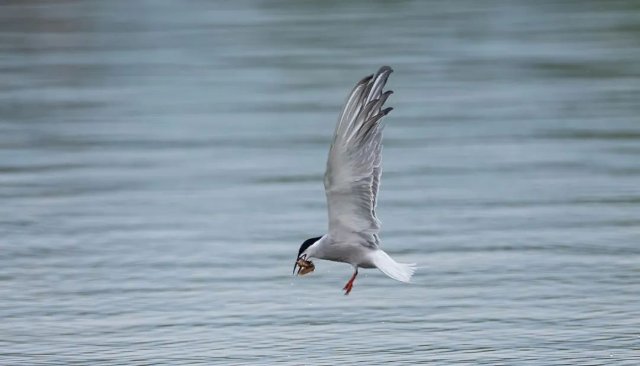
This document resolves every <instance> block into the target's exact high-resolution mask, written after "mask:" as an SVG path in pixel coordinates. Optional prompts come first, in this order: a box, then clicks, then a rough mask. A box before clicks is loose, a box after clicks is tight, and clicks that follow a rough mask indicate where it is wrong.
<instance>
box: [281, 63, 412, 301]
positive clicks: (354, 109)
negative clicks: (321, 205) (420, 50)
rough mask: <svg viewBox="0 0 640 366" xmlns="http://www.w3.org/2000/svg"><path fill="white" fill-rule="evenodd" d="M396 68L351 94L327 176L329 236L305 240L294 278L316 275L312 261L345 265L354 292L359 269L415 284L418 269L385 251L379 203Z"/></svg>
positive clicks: (364, 81) (363, 83)
mask: <svg viewBox="0 0 640 366" xmlns="http://www.w3.org/2000/svg"><path fill="white" fill-rule="evenodd" d="M392 72H393V70H392V69H391V67H389V66H382V67H381V68H380V69H379V70H378V72H376V73H375V74H373V75H369V76H367V77H365V78H364V79H362V80H360V81H359V82H358V83H357V84H356V86H355V88H353V90H352V91H351V94H349V97H348V98H347V101H346V103H345V105H344V108H343V109H342V113H341V114H340V118H339V119H338V123H337V124H336V129H335V133H334V135H333V142H332V143H331V148H330V149H329V157H328V159H327V168H326V171H325V174H324V189H325V193H326V196H327V207H328V211H329V232H328V233H327V234H324V235H323V236H319V237H314V238H311V239H307V240H305V241H304V242H303V243H302V245H301V246H300V249H299V250H298V256H297V258H296V262H295V264H294V265H293V273H296V268H298V274H299V275H304V274H307V273H309V272H313V270H314V269H315V265H314V264H313V262H312V261H311V259H312V258H317V259H324V260H330V261H335V262H344V263H348V264H350V265H351V266H353V270H354V272H353V275H352V276H351V278H350V279H349V282H347V284H346V285H345V286H344V288H343V290H344V291H345V295H348V294H349V293H350V292H351V290H352V289H353V283H354V281H355V279H356V276H357V275H358V269H359V268H378V269H379V270H380V271H382V272H383V273H384V274H386V275H387V276H389V277H391V278H393V279H394V280H398V281H401V282H409V281H410V280H411V276H412V275H413V273H414V271H415V264H406V263H398V262H396V261H395V260H394V259H393V258H391V257H390V256H389V255H388V254H387V253H386V252H385V251H383V250H382V248H380V238H379V237H378V232H379V231H380V221H379V220H378V218H377V217H376V201H377V196H378V187H379V186H380V177H381V173H382V166H381V158H382V129H383V127H384V125H383V124H382V119H383V117H384V116H386V115H387V114H388V113H389V112H391V110H392V109H393V108H391V107H388V108H384V109H383V106H384V103H385V102H386V101H387V98H388V97H389V96H390V95H391V94H392V93H393V92H392V91H391V90H389V91H383V89H384V87H385V84H386V83H387V79H388V78H389V75H390V74H391V73H392Z"/></svg>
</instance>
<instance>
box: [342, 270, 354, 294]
mask: <svg viewBox="0 0 640 366" xmlns="http://www.w3.org/2000/svg"><path fill="white" fill-rule="evenodd" d="M357 275H358V269H357V268H356V271H355V272H353V276H351V278H350V279H349V282H347V284H346V285H344V288H343V290H344V294H345V295H349V292H351V289H352V288H353V281H355V280H356V276H357Z"/></svg>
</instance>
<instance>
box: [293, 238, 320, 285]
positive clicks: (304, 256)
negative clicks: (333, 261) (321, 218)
mask: <svg viewBox="0 0 640 366" xmlns="http://www.w3.org/2000/svg"><path fill="white" fill-rule="evenodd" d="M320 238H321V237H317V238H311V239H307V240H305V241H304V242H303V243H302V245H300V249H299V250H298V256H297V257H296V262H295V263H294V264H293V274H296V268H298V273H297V274H299V275H301V276H302V275H305V274H307V273H311V272H313V270H314V269H315V268H316V267H315V266H314V265H313V262H311V261H310V260H309V259H310V258H311V257H312V256H313V249H312V248H311V246H312V245H313V244H315V243H316V242H317V241H318V240H320Z"/></svg>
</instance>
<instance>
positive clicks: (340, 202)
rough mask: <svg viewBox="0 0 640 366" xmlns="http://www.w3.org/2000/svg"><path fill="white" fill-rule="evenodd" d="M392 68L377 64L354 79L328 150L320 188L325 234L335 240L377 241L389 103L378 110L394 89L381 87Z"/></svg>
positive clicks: (372, 242)
mask: <svg viewBox="0 0 640 366" xmlns="http://www.w3.org/2000/svg"><path fill="white" fill-rule="evenodd" d="M391 72H393V70H392V69H391V68H390V67H389V66H383V67H381V68H380V69H379V70H378V72H376V74H375V75H369V76H367V77H365V78H364V79H362V80H360V81H359V82H358V84H356V86H355V88H354V89H353V91H351V94H349V97H348V98H347V102H346V103H345V106H344V109H343V110H342V113H341V114H340V119H338V123H337V125H336V130H335V134H334V136H333V143H332V144H331V149H330V150H329V158H328V160H327V170H326V172H325V174H324V188H325V192H326V194H327V204H328V208H329V235H330V236H331V237H332V239H333V241H334V242H338V243H339V242H345V241H349V240H353V238H354V236H361V237H364V238H367V239H368V240H367V242H369V244H370V245H374V246H375V245H377V234H378V231H379V230H380V221H379V220H378V219H377V218H376V213H375V208H376V197H377V195H378V186H379V184H380V175H381V173H382V167H381V153H382V129H383V125H382V124H381V120H382V118H383V117H384V116H386V115H387V113H389V112H390V111H391V110H392V108H385V109H382V107H383V105H384V103H385V101H386V100H387V98H388V97H389V95H391V93H392V91H386V92H383V88H384V86H385V84H386V82H387V79H388V78H389V75H390V74H391Z"/></svg>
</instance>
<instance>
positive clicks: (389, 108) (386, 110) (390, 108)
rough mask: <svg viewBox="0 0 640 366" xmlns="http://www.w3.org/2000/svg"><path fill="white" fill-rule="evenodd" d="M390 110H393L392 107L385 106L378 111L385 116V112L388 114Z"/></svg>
mask: <svg viewBox="0 0 640 366" xmlns="http://www.w3.org/2000/svg"><path fill="white" fill-rule="evenodd" d="M392 110H393V107H387V108H385V109H383V110H382V111H380V113H381V114H382V115H383V116H386V115H387V114H389V112H391V111H392Z"/></svg>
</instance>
